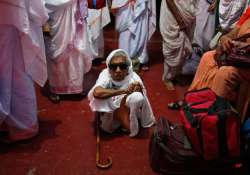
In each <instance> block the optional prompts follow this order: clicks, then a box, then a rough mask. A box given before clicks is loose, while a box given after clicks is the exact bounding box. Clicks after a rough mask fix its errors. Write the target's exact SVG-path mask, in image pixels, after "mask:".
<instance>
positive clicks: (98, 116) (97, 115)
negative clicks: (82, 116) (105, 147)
mask: <svg viewBox="0 0 250 175" xmlns="http://www.w3.org/2000/svg"><path fill="white" fill-rule="evenodd" d="M99 123H100V113H98V112H96V166H97V167H98V168H100V169H107V168H110V167H111V165H112V158H111V157H108V158H107V163H105V164H102V163H101V162H100V131H99Z"/></svg>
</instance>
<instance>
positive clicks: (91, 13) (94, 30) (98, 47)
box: [87, 5, 110, 58]
mask: <svg viewBox="0 0 250 175" xmlns="http://www.w3.org/2000/svg"><path fill="white" fill-rule="evenodd" d="M87 23H88V36H89V43H90V49H91V52H92V55H93V57H94V58H102V57H103V56H104V38H103V28H104V27H105V26H106V25H108V24H109V23H110V14H109V9H108V5H106V6H105V7H103V8H101V9H88V17H87Z"/></svg>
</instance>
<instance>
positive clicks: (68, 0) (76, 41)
mask: <svg viewBox="0 0 250 175" xmlns="http://www.w3.org/2000/svg"><path fill="white" fill-rule="evenodd" d="M45 2H46V7H47V9H48V11H49V16H50V20H49V24H50V26H51V38H46V46H47V48H46V50H47V60H48V73H49V84H50V89H51V91H52V92H53V93H56V94H73V93H81V92H82V90H83V89H82V88H83V80H84V74H85V73H86V72H88V71H89V70H90V68H91V63H92V54H91V51H90V48H89V42H88V34H87V22H86V18H87V0H45Z"/></svg>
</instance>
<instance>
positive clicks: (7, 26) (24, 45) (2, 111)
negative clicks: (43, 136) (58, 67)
mask: <svg viewBox="0 0 250 175" xmlns="http://www.w3.org/2000/svg"><path fill="white" fill-rule="evenodd" d="M47 19H48V16H47V13H46V10H45V6H44V2H43V0H35V1H34V0H19V1H17V0H1V1H0V133H1V134H0V141H3V142H8V143H9V142H16V141H19V140H23V139H29V138H32V137H34V136H35V135H36V134H37V132H38V128H39V127H38V120H37V103H36V94H35V88H34V84H33V82H36V83H37V84H38V85H40V86H43V85H44V84H45V81H46V80H47V65H46V57H45V51H44V41H43V34H42V25H43V24H44V23H45V22H46V20H47Z"/></svg>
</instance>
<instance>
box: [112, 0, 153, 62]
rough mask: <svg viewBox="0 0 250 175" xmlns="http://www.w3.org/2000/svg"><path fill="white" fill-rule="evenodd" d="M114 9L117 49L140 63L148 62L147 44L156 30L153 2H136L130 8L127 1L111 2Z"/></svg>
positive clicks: (149, 0) (143, 0) (142, 0)
mask: <svg viewBox="0 0 250 175" xmlns="http://www.w3.org/2000/svg"><path fill="white" fill-rule="evenodd" d="M111 8H112V9H116V10H117V12H116V30H117V31H118V32H119V33H120V36H119V48H121V49H123V50H125V51H127V52H128V54H129V56H130V57H131V58H132V59H133V58H138V59H139V61H140V63H142V64H145V63H147V62H148V60H149V58H148V53H147V42H148V41H149V40H150V38H151V36H152V35H153V33H154V32H155V28H156V3H155V0H136V1H135V4H134V8H132V5H131V2H130V1H129V0H113V1H112V7H111Z"/></svg>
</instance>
